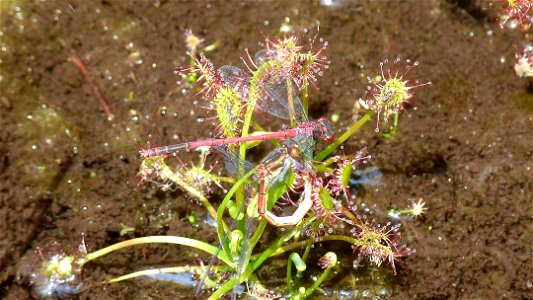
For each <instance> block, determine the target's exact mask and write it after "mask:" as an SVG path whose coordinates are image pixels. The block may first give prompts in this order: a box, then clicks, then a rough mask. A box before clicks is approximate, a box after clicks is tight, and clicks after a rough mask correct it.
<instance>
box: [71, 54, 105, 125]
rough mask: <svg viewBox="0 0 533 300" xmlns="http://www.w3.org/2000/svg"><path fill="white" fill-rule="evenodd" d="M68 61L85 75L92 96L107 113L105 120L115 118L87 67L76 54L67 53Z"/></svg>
mask: <svg viewBox="0 0 533 300" xmlns="http://www.w3.org/2000/svg"><path fill="white" fill-rule="evenodd" d="M69 61H70V62H71V63H73V64H74V65H75V66H76V67H78V69H79V70H80V72H81V74H82V75H83V77H85V80H86V81H87V83H89V85H90V86H91V88H92V90H93V93H94V96H95V97H96V99H98V101H99V102H100V105H102V107H103V108H104V111H105V113H106V115H107V120H108V121H111V120H113V118H115V115H113V112H112V111H111V109H110V108H109V105H107V102H106V101H105V99H104V97H103V96H102V93H100V90H99V89H98V87H97V86H96V84H95V83H94V81H93V79H92V78H91V75H89V71H88V70H87V67H85V64H84V63H83V62H82V61H81V59H80V58H79V57H78V56H77V55H76V54H72V53H71V54H69Z"/></svg>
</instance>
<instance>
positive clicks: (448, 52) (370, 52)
mask: <svg viewBox="0 0 533 300" xmlns="http://www.w3.org/2000/svg"><path fill="white" fill-rule="evenodd" d="M333 2H334V3H338V6H336V7H327V6H323V5H321V4H320V2H319V1H312V2H309V3H308V2H302V3H289V2H284V1H283V2H263V3H260V4H254V3H252V2H209V3H207V2H196V3H179V2H173V1H168V2H167V1H135V2H127V1H93V2H71V1H48V2H43V3H41V2H39V3H24V4H17V3H11V2H2V3H0V13H1V20H0V21H1V33H2V35H1V36H0V47H1V52H0V59H1V60H0V64H1V69H0V84H1V96H0V100H1V101H0V107H1V112H0V116H1V120H0V124H1V133H0V141H1V144H0V177H1V179H0V180H1V181H0V183H1V188H0V196H1V198H0V240H1V241H0V287H1V289H0V297H1V298H4V299H28V298H35V297H37V298H38V297H39V296H38V295H37V294H36V293H35V292H33V291H32V289H31V287H28V286H27V285H26V284H25V283H24V280H23V278H19V277H20V276H18V275H19V274H21V273H24V269H27V268H31V266H32V265H33V266H34V265H35V264H37V259H36V257H37V255H36V254H35V249H36V248H37V247H42V248H43V249H44V251H45V252H46V253H49V252H53V251H54V250H55V249H60V250H61V249H63V250H64V251H68V250H69V249H75V248H76V247H77V245H78V244H79V242H80V239H81V234H82V233H84V234H85V236H86V242H87V244H88V247H89V248H90V249H93V250H94V249H98V248H101V247H104V246H107V245H110V244H112V243H115V242H118V241H121V240H124V239H126V238H131V237H140V236H146V235H179V236H187V237H193V238H194V237H196V238H199V239H201V240H204V241H207V242H211V243H215V244H216V235H215V233H214V232H213V228H212V227H210V226H209V225H208V224H206V223H205V222H202V221H201V222H199V226H198V227H193V226H191V225H190V224H189V222H188V221H187V219H186V216H187V215H190V214H196V215H198V216H200V219H201V220H203V218H204V216H205V211H204V210H203V209H202V207H201V206H200V205H191V204H192V203H193V202H192V201H191V200H190V198H188V197H186V196H185V195H183V194H182V193H181V192H180V191H175V192H162V191H158V188H157V187H156V186H154V185H147V186H144V187H142V188H140V189H135V186H136V184H137V182H138V180H139V178H138V177H135V176H136V172H137V170H138V166H139V163H140V160H139V159H138V154H137V152H138V150H139V148H140V147H142V143H140V142H136V141H146V140H150V139H152V140H156V141H157V142H158V143H171V142H173V141H174V140H175V138H176V137H175V136H174V135H177V140H183V141H186V140H192V139H197V138H201V137H206V136H209V132H210V131H212V130H213V125H212V124H211V122H208V121H206V122H197V121H198V117H210V116H211V115H210V114H208V113H206V112H205V110H203V109H202V108H201V107H200V106H201V104H202V103H200V104H199V105H195V103H194V102H193V99H194V97H193V96H192V95H181V93H180V89H179V88H176V81H178V80H179V78H178V77H177V76H176V75H175V74H174V73H173V71H174V68H175V67H176V66H179V65H183V64H186V63H187V61H188V58H187V56H186V55H185V51H186V49H185V45H184V42H183V34H184V31H185V29H187V28H191V29H192V30H193V32H195V33H197V34H199V35H201V36H202V37H204V38H205V40H206V43H211V42H214V41H220V42H221V46H220V47H219V49H217V50H216V51H214V52H212V53H209V57H210V58H212V60H213V62H214V64H215V65H216V66H221V65H224V64H233V65H238V66H242V62H241V61H240V58H239V57H240V56H242V55H243V54H244V49H245V48H250V50H251V52H254V51H257V50H258V49H260V46H258V42H261V41H263V40H264V36H265V35H274V34H275V32H276V31H277V30H278V28H279V26H280V24H281V23H282V22H283V21H284V19H285V17H290V20H291V23H292V24H293V25H294V27H295V31H296V32H299V33H301V32H303V31H304V29H308V30H310V34H309V36H312V35H314V34H315V32H316V25H317V24H318V23H319V24H320V32H319V36H320V37H323V38H324V39H326V40H327V41H329V47H328V49H327V53H326V54H327V55H328V57H329V58H330V59H331V61H332V63H331V68H330V70H329V71H327V72H326V73H325V74H324V76H323V78H320V80H319V87H320V90H319V91H313V92H312V96H311V97H312V107H311V111H312V115H313V116H315V117H317V116H320V115H331V114H333V113H338V114H340V117H341V118H340V120H341V121H340V122H339V123H338V124H336V125H337V130H338V131H339V132H341V131H342V130H344V129H345V128H346V126H348V125H349V124H350V123H351V122H352V121H353V119H354V118H356V114H357V111H355V110H354V104H355V103H356V101H357V99H358V98H359V97H364V96H365V91H366V85H367V81H366V77H367V76H373V75H374V74H376V72H378V71H379V61H381V60H383V59H384V58H387V57H388V58H389V59H393V58H395V57H396V56H398V55H399V56H401V57H402V58H411V59H413V60H418V61H420V66H419V67H417V68H415V69H414V70H413V71H412V72H411V73H410V76H411V77H412V78H418V79H420V81H421V82H425V81H429V80H431V81H432V83H433V85H432V86H429V87H423V88H419V89H416V90H414V93H415V98H416V99H415V100H414V104H415V105H416V110H413V109H409V111H408V113H404V114H403V115H402V117H401V119H400V128H399V133H398V135H397V136H396V137H395V138H394V139H393V140H385V139H383V138H382V137H380V135H379V134H376V133H375V132H374V130H373V128H374V127H373V126H374V124H373V123H374V122H369V123H368V124H367V125H366V126H365V127H364V128H363V133H362V134H359V135H358V136H357V137H356V138H352V139H350V140H349V142H348V143H347V145H346V146H345V150H344V151H346V152H350V151H354V150H357V149H360V148H362V147H363V146H367V147H368V151H369V152H370V153H371V154H372V155H373V159H372V164H374V165H376V166H377V167H379V168H380V169H381V171H382V172H383V179H382V181H383V183H384V184H383V186H381V187H379V188H377V189H370V190H369V191H368V192H367V193H365V197H366V199H365V201H366V203H370V204H372V205H375V206H376V207H377V208H379V209H388V208H402V207H406V206H408V205H410V203H411V202H412V201H414V200H416V199H418V198H423V199H424V200H425V201H426V203H427V206H428V207H429V211H428V212H427V214H426V215H425V217H424V218H423V219H421V220H417V221H415V222H409V223H407V224H406V225H407V226H404V231H405V233H404V236H406V237H407V241H406V242H408V243H409V245H410V246H411V247H413V248H415V249H416V252H415V253H413V254H411V255H410V256H408V257H407V258H406V259H404V260H402V261H400V262H399V263H398V274H397V276H388V277H387V280H388V282H389V284H390V285H391V286H392V287H391V288H387V289H385V294H384V295H382V297H387V295H388V296H390V297H391V298H393V299H532V298H533V296H532V295H533V291H532V289H533V288H532V286H533V276H532V274H533V272H532V265H533V262H532V256H531V253H532V252H531V251H532V245H533V243H532V240H531V236H532V235H531V233H532V222H531V213H532V199H533V172H532V169H533V158H532V154H533V138H532V136H533V135H532V132H533V94H532V89H533V85H532V83H531V81H529V82H528V81H527V80H522V79H519V78H517V76H516V75H515V73H514V71H513V67H512V64H513V60H514V53H515V51H516V49H519V48H521V47H523V45H524V44H525V43H526V42H527V40H528V39H529V42H531V32H529V33H527V32H520V30H510V29H500V28H499V26H498V23H497V20H496V19H497V15H498V13H499V11H500V7H499V3H490V2H485V1H467V2H466V4H465V3H462V2H460V1H457V2H459V4H454V3H452V2H454V1H449V2H447V1H437V0H421V1H401V2H400V1H388V2H387V1H372V2H368V1H357V2H355V1H333ZM495 2H496V1H495ZM136 52H138V53H136ZM70 53H75V54H76V55H78V56H79V57H80V58H81V59H82V60H83V61H84V62H85V63H86V65H87V68H88V70H89V73H90V74H91V76H92V77H93V79H94V81H95V83H96V84H97V86H98V87H99V88H100V90H101V91H102V94H103V95H104V97H105V99H106V100H107V101H108V102H109V104H110V106H111V109H112V110H113V112H114V114H115V119H114V120H113V121H112V122H108V121H107V120H106V117H105V114H104V113H103V110H102V109H101V107H100V106H99V104H98V102H97V100H96V98H95V97H94V95H93V93H92V90H91V88H90V86H89V85H88V84H87V82H86V81H85V79H84V78H83V76H82V75H81V74H80V72H79V70H78V69H77V68H76V67H75V66H74V65H73V64H72V63H70V62H69V61H68V56H69V54H70ZM137 54H139V55H140V57H139V59H142V63H140V64H136V63H135V59H134V58H135V55H137ZM360 66H364V68H360ZM163 107H166V110H167V113H166V115H165V116H163V115H162V114H161V113H160V112H161V110H162V108H163ZM408 115H411V117H410V118H409V117H408ZM528 132H529V133H528ZM149 135H151V136H152V138H149ZM121 224H124V225H127V226H130V227H133V228H135V230H134V231H133V232H131V233H129V234H127V235H126V236H122V237H121V236H120V234H119V233H120V230H121V228H122V227H121ZM275 233H276V231H272V234H275ZM54 242H58V243H60V246H58V245H56V246H54V245H53V243H54ZM322 246H323V247H328V245H326V244H324V245H322ZM343 246H344V247H345V250H344V252H342V253H341V254H340V255H342V257H341V261H343V262H345V263H347V264H351V261H353V260H354V258H355V257H356V254H354V253H353V251H352V250H351V248H349V247H347V246H346V245H343ZM201 258H202V259H203V260H204V261H207V260H208V259H209V258H208V257H206V256H202V257H201ZM198 259H199V258H197V257H196V256H195V255H194V252H192V251H190V250H188V249H185V248H179V247H175V246H172V247H171V246H150V247H143V248H135V249H130V250H125V251H122V252H120V254H117V255H115V254H114V255H110V256H108V257H107V258H104V259H101V260H98V261H97V262H94V263H90V264H89V265H87V267H86V270H85V272H84V281H87V282H98V281H97V280H98V279H100V280H101V279H103V278H110V276H118V275H121V274H125V273H126V272H130V271H133V270H139V269H142V268H148V267H154V266H175V265H185V264H196V263H197V261H198ZM273 263H274V262H273ZM382 268H386V267H383V266H382ZM335 280H337V279H335ZM343 280H345V278H339V281H343ZM346 280H347V279H346ZM354 289H355V290H357V291H359V293H358V294H357V295H359V296H360V297H365V296H364V295H363V293H362V292H361V288H359V287H357V284H356V285H355V288H354ZM369 290H371V291H373V290H372V288H369ZM372 293H374V292H372ZM372 293H370V294H368V295H367V296H374V295H377V296H379V295H378V293H374V294H372ZM192 294H193V293H192V290H191V289H190V288H183V287H179V286H177V285H173V284H170V283H165V282H156V281H153V280H148V279H137V280H133V281H129V282H125V283H120V284H114V285H107V286H100V285H97V284H93V285H85V286H84V289H83V290H82V291H81V292H80V293H78V294H77V295H76V296H74V297H79V298H81V299H148V298H150V299H168V298H172V299H176V298H184V299H185V298H190V297H191V296H190V295H192ZM319 294H320V293H317V295H319ZM365 295H366V294H365Z"/></svg>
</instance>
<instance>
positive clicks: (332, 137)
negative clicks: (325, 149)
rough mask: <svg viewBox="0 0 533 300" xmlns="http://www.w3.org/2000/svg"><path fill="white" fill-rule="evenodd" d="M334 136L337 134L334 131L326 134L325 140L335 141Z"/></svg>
mask: <svg viewBox="0 0 533 300" xmlns="http://www.w3.org/2000/svg"><path fill="white" fill-rule="evenodd" d="M334 138H335V135H334V134H333V133H332V134H330V135H328V136H326V138H325V141H326V142H331V141H333V139H334Z"/></svg>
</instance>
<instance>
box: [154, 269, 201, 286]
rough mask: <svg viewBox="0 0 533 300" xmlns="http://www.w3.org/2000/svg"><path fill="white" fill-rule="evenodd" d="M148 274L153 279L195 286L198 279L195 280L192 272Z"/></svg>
mask: <svg viewBox="0 0 533 300" xmlns="http://www.w3.org/2000/svg"><path fill="white" fill-rule="evenodd" d="M148 276H149V277H151V278H153V279H157V280H163V281H170V282H173V283H177V284H179V285H183V286H187V287H193V286H194V285H195V284H196V280H194V275H193V273H191V272H186V273H175V274H151V275H148Z"/></svg>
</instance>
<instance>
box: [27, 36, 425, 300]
mask: <svg viewBox="0 0 533 300" xmlns="http://www.w3.org/2000/svg"><path fill="white" fill-rule="evenodd" d="M187 38H188V40H189V41H194V42H195V43H194V47H195V49H194V50H192V49H190V53H189V54H190V56H191V65H189V66H185V67H180V68H178V71H177V73H178V74H179V76H181V77H182V78H183V79H186V80H184V81H185V82H188V83H191V82H192V85H191V89H193V90H196V91H197V95H196V97H204V98H205V99H206V100H207V101H209V105H208V108H210V109H212V111H213V114H214V115H215V116H216V123H217V128H216V131H217V133H218V135H219V136H218V137H217V138H216V139H204V140H198V141H193V142H187V143H181V144H176V145H169V146H162V147H156V148H149V149H142V150H141V151H140V155H141V158H142V163H141V165H140V170H139V175H140V176H141V178H142V180H143V181H147V182H151V183H155V184H156V185H157V186H159V187H161V188H163V189H169V188H180V189H181V190H183V191H185V192H186V193H187V194H188V195H189V196H190V197H192V198H194V199H195V200H197V201H198V203H200V204H201V205H203V206H204V207H205V209H206V210H207V213H208V214H209V215H210V216H211V217H212V218H213V219H214V220H215V222H216V232H217V236H218V243H213V244H209V243H207V242H205V241H202V240H200V239H197V238H194V237H180V236H147V237H141V238H135V239H131V240H126V241H123V242H120V243H117V244H114V245H111V246H108V247H105V248H103V249H99V250H96V251H93V252H88V251H87V250H86V247H85V244H84V243H83V244H82V245H81V246H80V248H79V250H78V251H77V252H76V253H71V254H67V253H64V254H57V255H54V256H52V257H45V256H44V255H43V257H42V261H43V263H42V269H41V272H38V273H36V274H35V276H34V278H33V281H34V282H35V283H36V284H37V285H39V286H40V287H41V288H42V290H43V291H44V293H45V294H49V295H53V294H55V291H56V290H61V291H63V292H65V291H66V292H75V291H76V290H77V289H78V288H79V287H80V285H81V284H82V283H81V278H80V274H81V272H82V270H83V267H84V266H85V265H86V264H87V263H89V262H90V261H92V260H94V259H97V258H99V257H102V256H104V255H107V254H109V253H111V252H114V251H117V250H120V249H123V248H126V247H131V246H135V245H142V244H154V243H165V244H175V245H181V246H187V247H191V248H193V249H197V250H201V251H203V252H206V253H208V254H209V255H211V256H212V257H213V260H212V261H211V262H210V263H209V264H205V265H204V264H198V265H186V266H168V267H165V268H154V269H147V270H138V271H137V272H134V273H131V274H125V275H123V276H120V277H117V278H113V279H110V280H108V281H106V282H105V283H106V284H111V283H115V282H119V281H124V280H130V279H133V278H136V277H139V276H146V275H153V274H165V273H167V274H176V273H182V274H185V275H187V276H192V278H193V280H194V282H195V285H196V292H198V293H206V294H209V298H210V299H218V298H220V297H222V296H223V295H228V294H231V295H232V297H234V298H235V297H239V296H240V294H244V293H245V294H248V295H249V296H251V297H256V298H258V299H267V298H275V297H276V296H280V297H286V298H290V299H305V298H308V297H310V296H311V295H312V294H313V293H315V294H319V293H320V291H322V290H321V289H320V288H319V287H320V286H321V285H322V284H323V283H324V281H325V280H326V279H327V278H328V276H330V274H331V272H332V271H334V270H335V269H336V268H337V267H338V265H337V264H338V259H337V253H335V252H334V251H332V250H329V249H328V242H330V241H340V242H343V243H345V244H346V247H348V248H351V249H353V253H354V255H359V257H366V258H367V259H368V261H369V262H370V263H372V264H374V265H376V266H378V267H379V266H382V265H387V266H388V267H389V268H391V269H392V270H393V272H394V273H396V262H397V261H398V260H399V259H400V258H401V257H404V256H405V255H407V254H408V253H409V249H408V248H407V247H406V246H405V245H404V244H403V242H402V241H401V238H400V226H399V223H393V222H386V223H380V221H378V220H376V219H375V216H372V215H369V214H367V213H366V212H365V210H362V209H360V204H361V201H360V199H358V198H357V197H355V196H354V195H353V193H352V192H351V191H350V184H349V180H350V177H351V175H352V171H353V170H354V169H355V168H358V167H359V166H360V165H364V164H365V163H367V161H369V160H370V159H371V155H370V154H369V153H366V152H365V150H364V149H360V150H357V151H355V152H353V153H343V154H337V155H332V154H333V153H334V152H335V151H336V150H337V149H338V148H339V147H340V146H341V145H342V144H343V143H344V142H345V141H346V140H347V139H348V138H350V137H351V136H353V135H355V134H356V133H357V132H358V130H359V129H360V128H361V127H362V126H363V125H364V124H365V123H366V122H368V121H369V120H372V119H374V120H375V124H376V131H379V128H380V127H384V125H383V124H387V127H388V128H386V129H385V130H382V132H381V133H379V134H381V135H383V136H384V137H385V138H393V137H394V135H395V134H396V132H397V128H398V115H399V114H400V113H401V112H402V111H403V110H405V107H404V106H405V105H409V104H410V101H412V98H413V89H414V88H416V87H419V86H423V85H426V84H429V83H422V84H420V83H417V82H416V81H411V80H409V79H408V78H407V77H408V72H409V70H411V69H412V68H413V67H414V66H416V65H418V62H410V61H406V62H405V64H404V66H403V67H401V66H400V65H401V63H402V61H400V60H399V59H395V60H394V61H393V63H392V66H389V62H388V61H387V60H385V61H383V62H381V63H376V76H375V77H373V78H369V87H368V93H367V95H366V96H365V99H364V100H361V101H360V102H361V104H362V106H363V107H364V108H366V109H367V110H368V111H367V112H366V114H365V115H364V116H362V117H361V118H360V119H358V120H356V121H355V122H354V123H353V124H352V125H351V126H350V127H349V128H348V129H347V130H346V131H345V132H343V133H342V134H340V135H339V136H338V137H335V136H334V132H335V131H334V128H333V125H332V122H331V121H330V120H328V119H327V118H324V117H321V118H318V119H313V117H312V116H308V113H307V112H308V107H309V105H310V102H311V101H313V91H314V90H315V88H316V83H317V81H318V80H319V79H320V78H321V77H322V76H325V75H327V70H328V68H329V65H330V61H329V60H328V58H327V57H326V50H327V45H328V43H327V42H325V41H322V40H316V39H313V40H309V41H308V42H302V41H300V40H299V38H298V37H297V36H296V35H288V36H279V37H276V38H267V39H266V40H265V43H264V48H263V49H259V50H258V51H256V52H255V53H251V52H250V51H248V50H246V52H245V53H244V54H243V56H242V61H243V66H242V67H237V66H221V67H219V68H216V67H215V66H214V65H213V63H212V62H211V61H210V60H209V59H208V58H207V56H206V55H205V54H204V53H203V52H202V51H198V50H197V49H196V46H197V45H198V43H200V42H201V41H202V40H201V39H198V38H195V37H194V36H193V35H192V33H191V32H188V34H187ZM191 43H192V42H191ZM190 47H193V46H190ZM378 67H379V68H378ZM259 115H261V117H259ZM265 115H270V116H271V117H272V118H278V119H281V120H285V121H284V122H285V124H286V126H287V128H288V129H285V130H281V131H278V132H266V131H265V129H264V127H267V128H268V126H266V124H261V122H262V121H261V120H264V119H265V118H264V116H265ZM380 120H381V123H380ZM263 122H264V121H263ZM376 134H377V133H376ZM252 147H264V148H265V149H268V151H265V152H266V153H267V154H266V155H264V157H259V158H257V157H253V156H251V155H250V154H249V151H248V150H249V149H250V148H252ZM272 149H273V150H272ZM181 151H198V152H199V156H198V161H196V162H194V163H192V164H190V165H185V164H181V163H180V164H178V166H177V167H173V166H172V165H174V164H170V163H169V162H170V161H171V160H175V159H176V158H179V156H180V154H181ZM257 152H260V151H257ZM208 155H218V156H219V157H221V158H223V159H224V170H225V171H224V172H225V174H221V173H214V170H216V169H217V168H214V167H213V166H210V165H209V164H208V163H207V161H208V159H207V158H208ZM251 161H254V162H251ZM220 167H221V166H219V167H218V168H220ZM216 187H219V188H220V190H221V191H222V193H223V198H222V201H218V200H214V199H217V198H215V197H211V195H212V191H213V190H214V188H216ZM369 201H371V200H367V202H369ZM425 210H426V208H425V207H424V202H423V201H419V202H416V203H413V204H412V206H411V207H408V208H405V209H401V210H395V211H390V212H389V215H393V216H399V215H404V214H405V215H409V216H410V217H411V218H410V219H413V218H415V217H418V216H420V215H421V214H423V213H424V211H425ZM272 227H278V228H281V229H283V230H277V231H275V232H278V233H279V236H276V237H274V238H272V236H271V235H269V236H270V238H268V239H267V238H266V237H265V236H264V233H265V232H267V230H269V229H271V228H272ZM317 243H321V244H322V247H320V248H319V247H314V246H313V245H315V244H317ZM273 257H278V258H279V257H283V258H284V260H285V262H286V274H285V278H284V280H283V281H284V282H285V284H284V285H282V286H278V287H276V288H273V287H269V286H268V284H264V283H263V282H262V280H261V278H260V276H258V274H257V270H258V269H259V268H260V267H262V266H263V265H265V264H268V261H269V259H271V258H273ZM312 257H319V259H318V260H316V259H314V260H312V259H311V258H312ZM308 265H312V266H314V267H316V268H315V269H319V270H321V271H318V272H317V271H312V270H310V269H311V268H308ZM43 287H44V288H43Z"/></svg>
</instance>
